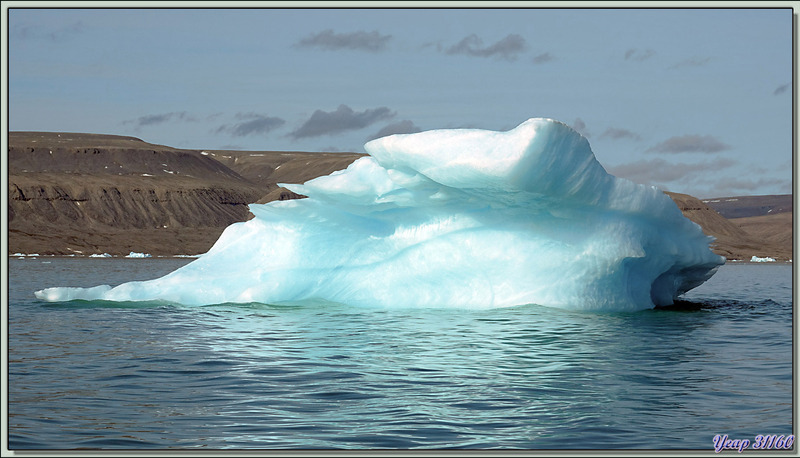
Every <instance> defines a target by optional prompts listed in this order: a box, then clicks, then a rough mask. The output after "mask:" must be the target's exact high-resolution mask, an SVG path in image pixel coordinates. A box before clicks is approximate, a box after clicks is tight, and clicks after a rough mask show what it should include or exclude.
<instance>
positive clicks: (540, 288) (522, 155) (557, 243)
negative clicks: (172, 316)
mask: <svg viewBox="0 0 800 458" xmlns="http://www.w3.org/2000/svg"><path fill="white" fill-rule="evenodd" d="M365 149H366V151H367V152H368V153H369V156H367V157H363V158H361V159H358V160H357V161H355V162H353V163H352V164H351V165H350V166H349V167H348V168H347V169H346V170H342V171H338V172H334V173H332V174H330V175H327V176H323V177H319V178H316V179H314V180H310V181H308V182H306V183H305V184H285V185H284V186H285V187H287V188H289V189H290V190H292V191H294V192H296V193H298V194H304V195H306V196H308V197H309V198H308V199H301V200H290V201H278V202H270V203H268V204H264V205H251V206H250V210H251V211H252V213H253V214H254V215H255V218H253V219H251V220H250V221H247V222H241V223H236V224H233V225H231V226H230V227H228V228H227V229H225V231H224V232H223V234H222V235H221V236H220V238H219V240H218V241H217V242H216V244H215V245H214V246H213V247H212V248H211V249H210V250H209V251H208V253H206V254H204V255H202V256H200V257H199V258H198V259H196V260H195V261H193V262H191V263H190V264H187V265H186V266H184V267H182V268H180V269H178V270H176V271H174V272H172V273H170V274H168V275H166V276H164V277H162V278H158V279H155V280H150V281H137V282H130V283H125V284H122V285H119V286H117V287H114V288H111V287H109V286H104V287H95V288H89V289H81V288H48V289H45V290H42V291H37V292H36V296H37V297H38V298H40V299H44V300H48V301H66V300H72V299H87V300H93V299H103V300H112V301H146V300H165V301H171V302H175V303H180V304H186V305H204V304H215V303H225V302H244V303H247V302H262V303H269V304H288V303H307V302H314V301H320V300H322V301H332V302H338V303H345V304H352V305H362V306H381V307H462V308H488V307H506V306H513V305H520V304H540V305H545V306H552V307H561V308H569V309H583V310H614V311H625V310H641V309H647V308H652V307H654V306H663V305H669V304H672V303H673V300H674V299H676V298H677V297H678V296H679V295H681V294H682V293H684V292H686V291H688V290H690V289H692V288H694V287H696V286H698V285H700V284H701V283H703V282H704V281H706V280H707V279H708V278H710V277H711V276H712V275H713V274H714V272H715V270H716V268H717V266H719V265H721V264H723V263H724V258H722V257H721V256H718V255H715V254H714V253H712V252H711V250H710V249H709V243H710V242H711V241H712V238H710V237H708V236H706V235H704V234H703V231H702V230H701V228H700V226H698V225H697V224H695V223H693V222H692V221H690V220H688V219H687V218H685V217H684V216H683V215H682V214H681V212H680V210H679V209H678V207H677V206H676V205H675V203H674V202H673V201H672V200H671V199H670V198H669V197H668V196H666V195H665V194H664V193H662V192H661V191H660V190H658V189H656V188H654V187H649V186H644V185H639V184H635V183H633V182H631V181H628V180H625V179H620V178H617V177H614V176H612V175H609V174H608V173H607V172H606V171H605V170H604V169H603V167H602V166H601V165H600V163H599V162H597V160H596V159H595V157H594V154H593V153H592V151H591V149H590V147H589V142H588V141H587V140H586V139H585V138H584V137H582V136H581V135H580V134H578V133H577V132H575V131H574V130H572V129H571V128H569V127H568V126H566V125H564V124H562V123H560V122H557V121H554V120H551V119H538V118H537V119H530V120H528V121H526V122H524V123H522V124H520V125H519V126H518V127H516V128H515V129H512V130H510V131H508V132H494V131H487V130H478V129H453V130H432V131H427V132H421V133H416V134H408V135H392V136H389V137H383V138H379V139H377V140H373V141H371V142H369V143H367V144H366V145H365Z"/></svg>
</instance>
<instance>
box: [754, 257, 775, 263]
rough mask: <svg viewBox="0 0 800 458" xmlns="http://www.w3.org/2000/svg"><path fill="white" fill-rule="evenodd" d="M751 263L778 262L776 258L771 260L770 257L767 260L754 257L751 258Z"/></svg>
mask: <svg viewBox="0 0 800 458" xmlns="http://www.w3.org/2000/svg"><path fill="white" fill-rule="evenodd" d="M750 262H776V261H775V259H774V258H770V257H769V256H767V257H765V258H759V257H758V256H753V257H752V258H750Z"/></svg>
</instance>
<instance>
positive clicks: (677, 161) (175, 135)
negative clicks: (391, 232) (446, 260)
mask: <svg viewBox="0 0 800 458" xmlns="http://www.w3.org/2000/svg"><path fill="white" fill-rule="evenodd" d="M10 3H11V8H10V9H8V10H7V12H8V22H9V27H8V42H7V53H8V63H9V66H8V78H9V86H8V90H9V93H8V96H9V99H8V100H9V106H8V109H9V129H10V130H12V131H17V130H32V131H64V132H88V133H105V134H118V135H132V136H136V137H139V138H141V139H143V140H145V141H148V142H151V143H158V144H163V145H168V146H173V147H179V148H196V149H243V150H288V151H359V152H363V144H364V143H365V142H366V141H368V140H370V139H371V138H375V137H376V136H380V135H384V134H387V133H405V132H414V131H420V130H429V129H439V128H457V127H476V128H484V129H492V130H506V129H509V128H512V127H514V126H516V125H517V124H519V123H521V122H523V121H525V120H526V119H528V118H531V117H549V118H554V119H557V120H560V121H562V122H564V123H566V124H569V125H571V126H573V127H574V128H576V130H578V131H579V132H581V133H582V134H584V135H585V136H586V137H587V138H588V139H589V142H590V144H591V145H592V149H593V151H594V152H595V155H596V156H597V159H598V160H599V161H600V162H601V163H602V164H603V165H604V167H605V168H606V169H607V170H608V171H609V172H611V173H614V174H615V175H618V176H623V177H627V178H630V179H633V180H634V181H637V182H641V183H646V184H653V185H656V186H659V187H661V188H662V189H666V190H671V191H676V192H684V193H688V194H692V195H695V196H698V197H701V198H706V197H723V196H733V195H758V194H788V193H791V192H792V173H791V172H792V146H793V144H792V126H793V119H792V96H793V90H794V88H793V86H792V70H793V69H792V52H793V50H792V14H793V12H792V10H791V9H790V8H782V9H755V8H748V9H632V8H623V9H568V8H560V9H552V8H551V9H541V8H526V9H269V8H261V9H196V8H195V9H24V8H20V9H18V8H15V5H14V3H13V2H10ZM25 5H30V4H25ZM65 5H68V3H65Z"/></svg>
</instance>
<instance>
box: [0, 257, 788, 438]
mask: <svg viewBox="0 0 800 458" xmlns="http://www.w3.org/2000/svg"><path fill="white" fill-rule="evenodd" d="M189 261H191V260H190V259H118V258H112V259H81V258H48V257H39V258H35V259H32V258H25V259H11V260H10V261H9V289H10V297H9V308H8V311H9V320H8V333H9V338H8V345H9V347H8V360H9V364H8V383H9V387H8V388H9V390H8V391H9V397H8V412H9V413H8V419H7V420H8V433H9V447H10V449H12V450H28V449H83V448H99V449H191V450H193V449H259V450H270V449H372V450H376V449H380V450H387V449H388V450H395V449H413V448H424V449H452V448H469V449H567V450H574V449H581V450H605V449H648V450H678V449H693V450H697V449H702V450H712V449H713V448H714V442H713V440H714V436H715V435H728V436H729V437H730V438H731V439H748V440H750V441H754V438H755V437H756V436H758V435H767V434H776V435H784V436H788V435H790V434H793V433H794V429H793V423H792V421H793V407H792V402H793V397H792V390H793V383H792V367H793V366H792V363H793V354H792V337H793V335H792V319H793V314H792V312H793V310H792V267H791V266H790V265H775V264H765V265H750V264H738V265H737V264H728V265H726V266H723V267H722V268H721V269H720V271H719V272H718V273H717V275H716V276H715V277H713V278H712V279H711V280H710V281H709V282H707V283H706V284H704V285H703V286H701V287H700V288H697V289H696V290H694V291H692V292H690V294H689V295H687V299H688V300H689V301H690V303H689V304H685V305H684V306H682V307H680V308H677V309H672V310H648V311H642V312H637V313H586V312H570V311H565V310H558V309H553V308H547V307H541V306H534V305H529V306H520V307H512V308H505V309H493V310H466V309H384V308H379V307H376V308H363V307H361V308H356V307H348V306H343V305H333V304H316V305H306V306H271V305H264V304H246V305H233V304H224V305H215V306H205V307H183V306H175V305H169V304H159V303H122V304H117V303H110V302H80V301H77V302H70V303H65V304H50V303H45V302H42V301H39V300H37V299H36V298H34V296H33V292H34V291H35V290H38V289H41V288H44V287H50V286H95V285H98V284H103V283H107V284H111V285H115V284H119V283H122V282H125V281H130V280H137V279H149V278H155V277H158V276H161V275H163V274H165V273H167V272H170V271H172V270H174V269H175V268H177V267H179V266H181V265H183V264H185V263H187V262H189Z"/></svg>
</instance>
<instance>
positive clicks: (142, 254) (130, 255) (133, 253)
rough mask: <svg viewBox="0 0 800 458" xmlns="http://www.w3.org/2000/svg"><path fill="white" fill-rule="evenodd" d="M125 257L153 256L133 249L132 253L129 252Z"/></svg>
mask: <svg viewBox="0 0 800 458" xmlns="http://www.w3.org/2000/svg"><path fill="white" fill-rule="evenodd" d="M125 257H126V258H152V256H151V255H149V254H147V253H136V252H134V251H131V252H130V254H128V255H127V256H125Z"/></svg>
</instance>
